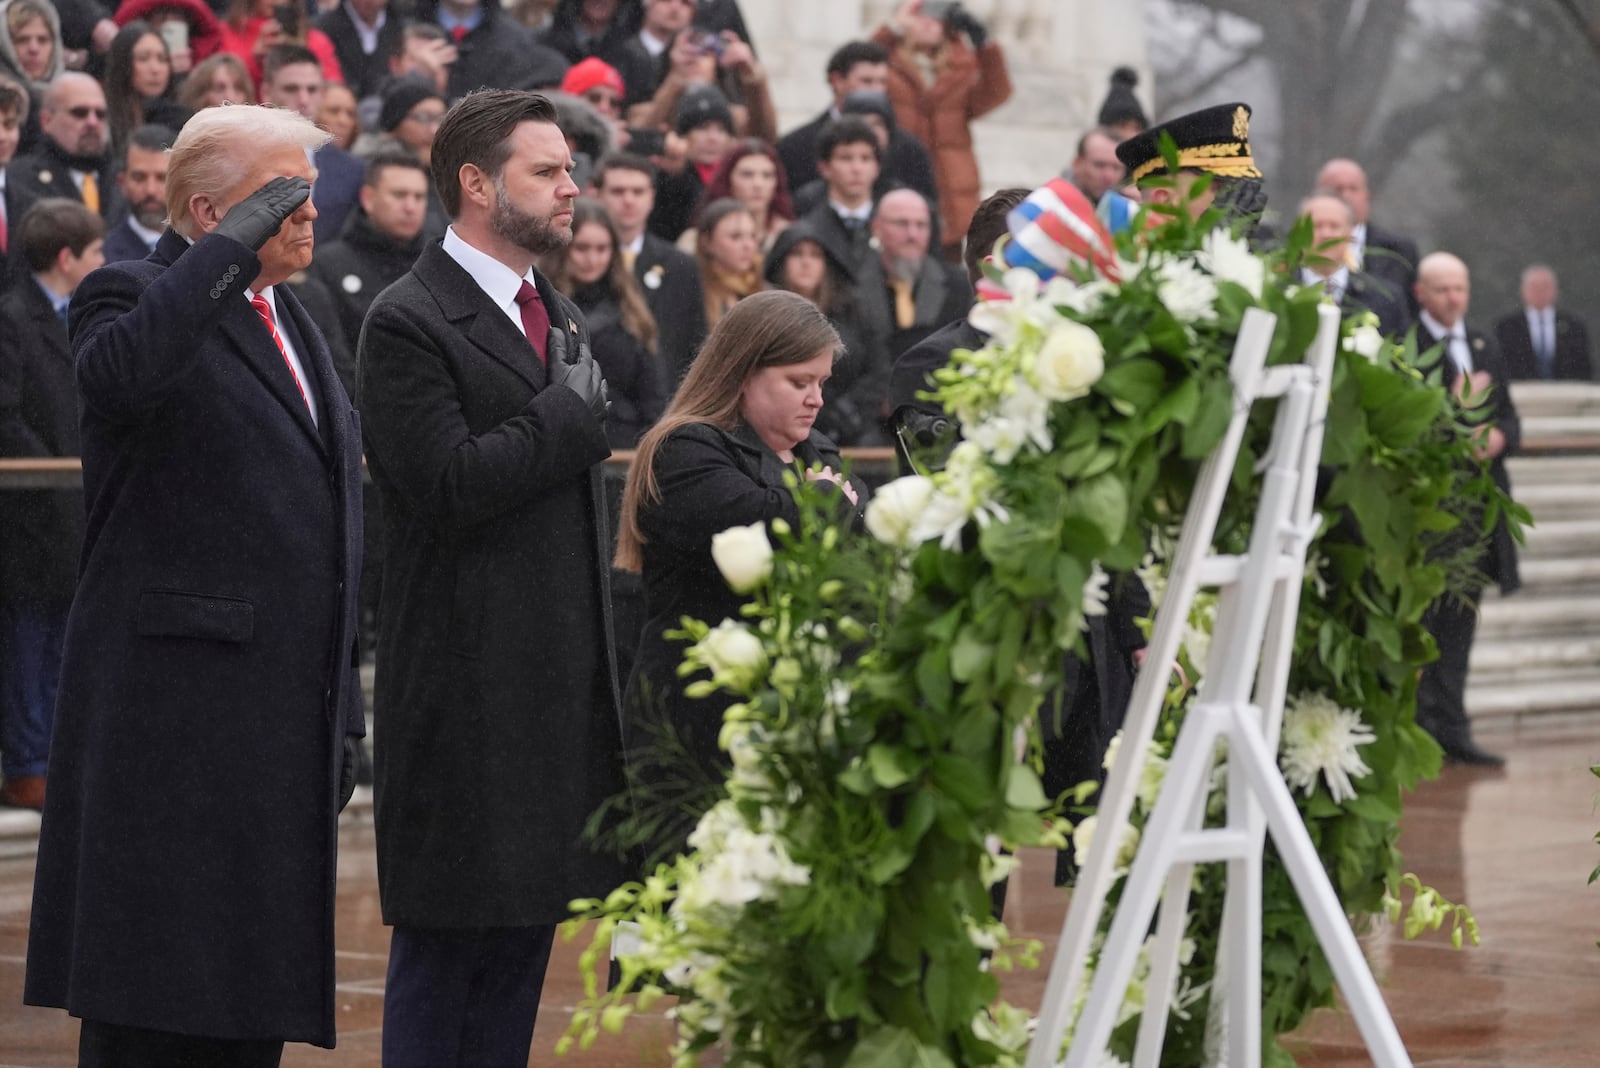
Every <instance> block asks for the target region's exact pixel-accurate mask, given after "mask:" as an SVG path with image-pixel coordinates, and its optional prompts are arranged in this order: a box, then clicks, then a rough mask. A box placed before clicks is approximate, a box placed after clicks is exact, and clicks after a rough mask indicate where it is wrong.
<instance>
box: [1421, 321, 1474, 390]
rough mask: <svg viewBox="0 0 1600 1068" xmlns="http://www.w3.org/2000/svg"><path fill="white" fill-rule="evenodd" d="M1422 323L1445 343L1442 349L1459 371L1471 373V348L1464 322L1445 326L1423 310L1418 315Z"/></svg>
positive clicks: (1466, 373) (1465, 373)
mask: <svg viewBox="0 0 1600 1068" xmlns="http://www.w3.org/2000/svg"><path fill="white" fill-rule="evenodd" d="M1420 318H1421V319H1422V325H1423V326H1425V327H1427V328H1428V333H1430V334H1432V335H1433V336H1434V337H1436V338H1438V339H1439V340H1441V341H1443V342H1444V343H1445V346H1444V350H1445V352H1446V353H1447V354H1448V355H1449V357H1450V358H1451V359H1452V360H1454V361H1455V364H1456V366H1457V367H1459V368H1461V373H1462V374H1464V375H1470V374H1471V373H1472V349H1471V348H1470V347H1469V346H1468V345H1467V327H1466V324H1464V323H1462V322H1460V321H1459V320H1458V321H1457V322H1456V325H1455V326H1445V325H1444V324H1443V323H1441V322H1439V320H1437V319H1435V318H1434V317H1433V316H1432V315H1430V314H1429V313H1428V312H1426V311H1424V312H1423V313H1422V315H1421V317H1420Z"/></svg>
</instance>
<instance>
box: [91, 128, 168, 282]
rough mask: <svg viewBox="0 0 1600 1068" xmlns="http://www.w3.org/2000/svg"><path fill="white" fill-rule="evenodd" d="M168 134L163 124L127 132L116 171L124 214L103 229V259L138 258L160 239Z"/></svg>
mask: <svg viewBox="0 0 1600 1068" xmlns="http://www.w3.org/2000/svg"><path fill="white" fill-rule="evenodd" d="M172 137H173V134H172V131H171V130H169V129H167V128H166V127H165V126H138V127H135V128H134V130H133V132H132V133H130V134H128V146H127V148H126V149H125V150H124V151H123V154H122V170H121V171H119V172H118V173H117V189H118V190H119V191H120V192H121V193H122V199H123V200H124V201H125V202H126V203H127V205H128V214H127V215H126V216H125V217H124V218H123V220H122V221H121V222H119V223H117V225H115V226H113V227H112V228H111V229H110V230H108V231H107V232H106V262H107V263H119V262H121V261H122V260H142V259H144V258H145V257H146V256H148V255H150V253H151V252H153V251H155V247H156V242H158V241H160V240H161V231H162V229H163V228H164V227H165V226H166V225H167V149H168V148H170V147H171V145H172Z"/></svg>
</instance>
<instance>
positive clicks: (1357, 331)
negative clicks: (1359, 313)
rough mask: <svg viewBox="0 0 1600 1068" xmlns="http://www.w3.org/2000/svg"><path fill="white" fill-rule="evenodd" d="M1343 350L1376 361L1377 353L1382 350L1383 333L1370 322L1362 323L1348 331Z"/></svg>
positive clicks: (1369, 360)
mask: <svg viewBox="0 0 1600 1068" xmlns="http://www.w3.org/2000/svg"><path fill="white" fill-rule="evenodd" d="M1344 350H1345V351H1346V352H1354V353H1356V354H1357V355H1359V356H1365V357H1366V358H1367V360H1368V362H1370V363H1377V362H1378V353H1380V352H1382V351H1383V334H1381V333H1379V331H1378V328H1377V327H1376V326H1373V325H1372V324H1370V323H1362V324H1360V325H1359V326H1356V327H1355V328H1354V329H1352V330H1351V331H1350V334H1349V336H1347V337H1346V338H1345V339H1344Z"/></svg>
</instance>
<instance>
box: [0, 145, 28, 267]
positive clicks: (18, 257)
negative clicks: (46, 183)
mask: <svg viewBox="0 0 1600 1068" xmlns="http://www.w3.org/2000/svg"><path fill="white" fill-rule="evenodd" d="M12 173H13V172H12V171H11V169H10V168H9V167H7V168H6V185H5V190H4V193H3V194H0V195H3V196H4V197H5V202H6V204H5V212H6V251H5V252H4V254H0V293H4V292H6V291H7V290H8V289H10V288H11V287H12V286H13V285H15V284H16V281H17V279H19V278H23V279H25V278H27V277H28V265H27V264H26V263H24V262H23V261H22V247H21V246H20V245H19V244H17V242H16V240H15V238H14V236H13V235H15V234H16V232H17V224H19V223H21V222H22V217H23V216H24V215H26V214H27V213H28V209H29V208H31V207H33V197H32V195H30V194H29V193H28V191H27V190H26V189H23V188H21V187H20V186H18V185H17V183H16V182H15V181H13V180H12V177H11V175H12Z"/></svg>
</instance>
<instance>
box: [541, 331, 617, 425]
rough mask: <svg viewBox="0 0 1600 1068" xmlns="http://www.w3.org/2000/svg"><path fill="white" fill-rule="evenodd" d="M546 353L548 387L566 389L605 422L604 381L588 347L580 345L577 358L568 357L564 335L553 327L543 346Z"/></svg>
mask: <svg viewBox="0 0 1600 1068" xmlns="http://www.w3.org/2000/svg"><path fill="white" fill-rule="evenodd" d="M545 353H546V358H547V359H548V360H549V364H550V383H551V384H552V385H556V386H566V387H567V388H568V389H570V390H572V392H574V393H576V394H577V395H578V396H580V397H582V398H583V402H584V403H585V404H587V405H588V406H589V411H590V413H591V414H593V415H594V417H595V418H596V419H598V420H600V421H601V422H602V423H603V422H605V418H606V411H607V410H608V409H609V408H610V407H611V403H610V401H609V400H608V399H607V397H606V379H605V376H604V375H603V374H601V373H600V365H599V364H598V363H596V362H595V358H594V356H593V355H592V354H591V353H590V352H589V346H588V345H587V344H580V345H579V346H578V353H577V356H576V357H572V356H569V355H568V353H569V348H568V345H567V336H566V334H564V333H562V332H561V331H560V330H557V329H555V328H554V327H552V328H551V329H550V335H549V337H548V339H547V340H546V342H545Z"/></svg>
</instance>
